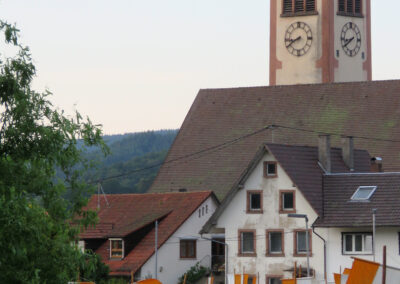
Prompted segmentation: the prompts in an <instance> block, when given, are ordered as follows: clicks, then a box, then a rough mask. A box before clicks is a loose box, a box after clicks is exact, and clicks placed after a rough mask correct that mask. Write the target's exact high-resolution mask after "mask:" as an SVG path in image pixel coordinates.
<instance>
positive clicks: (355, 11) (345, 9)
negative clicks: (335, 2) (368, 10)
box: [338, 0, 362, 16]
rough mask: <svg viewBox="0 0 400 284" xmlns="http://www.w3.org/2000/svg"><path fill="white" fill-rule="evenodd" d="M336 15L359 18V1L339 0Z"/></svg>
mask: <svg viewBox="0 0 400 284" xmlns="http://www.w3.org/2000/svg"><path fill="white" fill-rule="evenodd" d="M338 14H339V15H344V16H361V15H362V4H361V0H339V8H338Z"/></svg>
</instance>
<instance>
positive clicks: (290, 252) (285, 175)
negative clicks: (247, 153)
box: [201, 136, 400, 284]
mask: <svg viewBox="0 0 400 284" xmlns="http://www.w3.org/2000/svg"><path fill="white" fill-rule="evenodd" d="M344 142H345V143H344V146H343V148H342V149H339V148H330V141H329V136H321V137H320V143H319V144H320V147H318V148H317V147H308V146H288V145H278V144H265V145H263V146H262V147H261V148H260V150H259V151H258V153H257V154H256V156H255V157H254V159H253V161H252V162H251V163H250V164H249V166H248V168H247V169H246V171H245V172H244V173H243V174H242V176H241V178H240V179H239V180H238V181H237V182H236V184H235V185H234V186H233V187H232V189H231V190H230V192H229V193H228V194H227V196H226V197H225V199H224V200H223V201H222V203H221V205H220V207H219V208H218V209H217V211H216V212H215V213H214V214H213V216H212V217H211V218H210V220H209V221H208V222H207V223H206V225H205V226H204V227H203V229H202V231H201V233H219V234H224V235H225V242H226V244H227V255H226V261H227V265H226V266H227V273H228V274H232V273H240V274H241V273H245V274H249V275H253V276H255V277H257V278H258V279H259V282H258V283H260V284H263V283H268V284H273V283H280V279H282V278H288V277H291V276H292V273H293V270H294V266H295V263H296V265H297V268H299V267H300V266H301V268H302V271H301V272H302V274H303V276H304V275H305V273H306V267H307V257H306V256H307V254H306V230H305V228H306V224H305V219H301V218H291V217H289V216H288V214H291V213H292V214H293V213H296V214H304V215H306V216H307V217H308V221H309V225H310V229H309V248H310V258H309V261H310V268H311V269H310V271H311V274H312V277H314V279H316V280H320V281H321V282H324V279H325V277H327V280H328V281H333V273H334V272H340V269H344V267H346V266H350V265H351V262H352V261H351V260H352V259H351V257H352V256H357V257H364V258H368V259H371V260H372V257H373V256H372V252H370V251H356V250H355V247H356V246H357V248H359V246H360V241H361V242H362V244H361V246H362V248H364V247H365V248H366V249H367V246H369V242H370V241H371V238H370V237H369V236H370V235H371V234H372V212H371V211H370V207H371V206H375V205H376V206H377V205H378V204H375V203H374V201H375V200H376V197H378V196H379V195H380V194H381V193H382V192H384V190H382V188H381V187H382V185H378V189H377V190H376V191H375V193H374V195H373V196H372V199H371V200H369V201H368V202H361V203H357V202H351V201H350V199H351V197H352V195H353V194H354V193H355V191H356V190H357V189H358V187H359V186H361V185H366V184H368V185H374V183H373V182H372V181H373V180H369V181H368V180H364V179H365V178H366V177H370V176H372V179H373V177H378V176H379V177H380V176H385V175H387V174H385V173H371V158H370V156H369V154H368V152H367V151H363V150H353V140H352V138H347V139H344ZM354 173H358V174H354ZM393 175H395V176H396V177H399V179H398V180H397V181H395V184H396V185H397V190H399V188H400V175H398V174H393ZM343 176H344V177H353V176H354V177H358V178H353V179H352V178H350V179H342V178H341V177H343ZM381 179H382V180H384V177H382V178H381ZM326 181H328V182H329V184H330V187H326V186H324V183H325V182H326ZM339 181H341V182H342V185H343V184H345V185H346V190H344V189H343V187H340V182H339ZM369 182H371V184H369ZM396 182H397V183H396ZM375 183H376V182H375ZM338 184H339V188H338V187H337V185H338ZM379 189H381V190H380V191H379ZM332 191H334V192H332ZM336 191H337V192H336ZM341 191H342V192H341ZM325 193H328V196H334V197H335V196H342V198H340V199H339V200H335V198H334V197H332V198H331V199H326V200H325V199H324V196H325ZM390 194H394V196H393V199H395V200H396V199H397V200H398V201H400V192H399V191H396V190H395V189H392V190H391V193H390ZM390 194H389V195H390ZM396 194H397V195H396ZM349 195H350V196H349ZM378 200H380V201H379V202H381V200H382V197H379V198H378ZM379 202H378V203H379ZM327 204H329V205H330V206H331V208H330V209H329V210H328V211H325V207H326V206H327ZM339 204H344V205H343V206H344V207H346V210H349V208H350V211H351V210H352V208H359V210H353V211H351V212H352V214H353V215H352V216H346V215H343V214H340V215H335V214H336V212H335V209H334V208H335V206H339ZM363 206H364V207H365V206H367V207H368V208H364V209H363ZM395 207H396V206H394V205H393V204H391V206H388V207H387V208H388V209H387V210H386V211H384V210H381V211H382V212H381V214H382V216H381V217H380V218H381V219H380V220H381V221H382V220H385V217H384V214H388V210H393V212H396V214H397V213H399V210H397V209H396V208H395ZM360 208H361V209H360ZM378 210H379V209H378ZM383 211H384V212H383ZM327 212H329V214H333V215H332V216H333V217H334V216H337V217H336V219H335V218H333V219H332V216H331V215H329V216H331V218H328V219H327V217H329V216H328V215H324V214H325V213H327ZM360 216H361V217H360ZM396 216H397V215H396ZM360 218H361V219H360ZM332 220H347V222H343V223H336V224H335V223H332V222H331V221H332ZM360 220H361V221H362V222H361V221H360ZM377 220H378V219H377ZM393 220H395V218H392V220H391V221H390V222H389V223H387V224H384V223H383V222H378V223H377V226H378V227H377V235H376V239H377V245H376V247H379V246H381V245H383V244H387V245H388V247H389V248H390V249H389V250H394V251H395V253H393V254H392V256H393V260H392V261H390V260H388V263H389V265H393V266H396V262H399V264H398V265H397V266H400V257H399V239H398V238H399V237H398V233H397V232H398V231H400V224H398V223H399V218H397V223H396V222H394V221H393ZM358 221H360V222H359V223H358ZM329 222H331V223H329ZM359 235H361V237H360V236H359ZM343 239H344V240H343ZM346 240H347V241H348V242H350V241H351V242H352V244H351V245H352V246H353V247H352V248H351V251H350V250H348V251H346V248H347V249H350V243H347V242H346ZM368 248H369V247H368ZM377 260H379V259H377Z"/></svg>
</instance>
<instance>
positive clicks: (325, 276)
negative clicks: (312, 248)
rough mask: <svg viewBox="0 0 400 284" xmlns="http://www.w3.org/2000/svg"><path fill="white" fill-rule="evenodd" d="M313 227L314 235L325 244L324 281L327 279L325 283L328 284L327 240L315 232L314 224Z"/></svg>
mask: <svg viewBox="0 0 400 284" xmlns="http://www.w3.org/2000/svg"><path fill="white" fill-rule="evenodd" d="M318 218H319V217H318ZM311 227H312V231H313V233H314V234H315V235H316V236H317V237H318V238H320V239H321V240H322V241H323V242H324V279H325V283H328V282H327V275H326V240H325V239H324V238H323V237H321V236H320V235H319V234H318V233H317V232H315V227H314V224H313V225H312V226H311Z"/></svg>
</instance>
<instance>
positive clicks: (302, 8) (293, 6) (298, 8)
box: [282, 0, 316, 16]
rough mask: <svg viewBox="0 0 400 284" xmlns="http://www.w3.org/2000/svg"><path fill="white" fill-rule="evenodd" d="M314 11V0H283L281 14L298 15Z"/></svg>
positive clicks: (313, 12)
mask: <svg viewBox="0 0 400 284" xmlns="http://www.w3.org/2000/svg"><path fill="white" fill-rule="evenodd" d="M315 13H316V6H315V0H283V7H282V16H299V15H309V14H315Z"/></svg>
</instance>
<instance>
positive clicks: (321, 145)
mask: <svg viewBox="0 0 400 284" xmlns="http://www.w3.org/2000/svg"><path fill="white" fill-rule="evenodd" d="M318 160H319V162H320V164H321V165H322V167H323V168H324V170H325V171H326V172H327V173H331V171H332V166H331V137H330V135H326V134H322V135H319V136H318Z"/></svg>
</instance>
